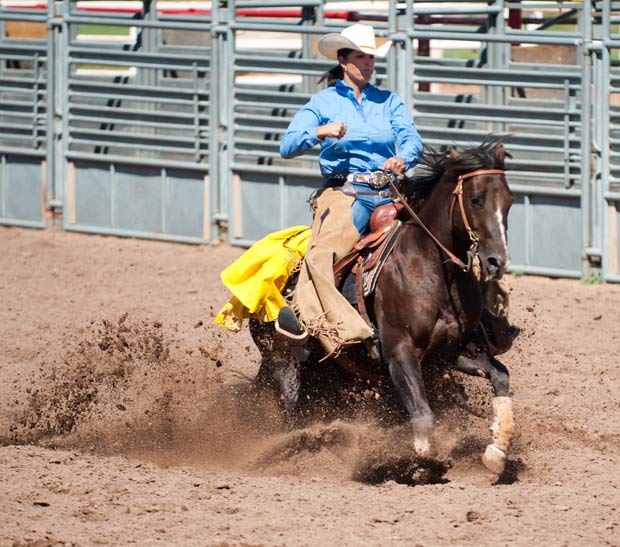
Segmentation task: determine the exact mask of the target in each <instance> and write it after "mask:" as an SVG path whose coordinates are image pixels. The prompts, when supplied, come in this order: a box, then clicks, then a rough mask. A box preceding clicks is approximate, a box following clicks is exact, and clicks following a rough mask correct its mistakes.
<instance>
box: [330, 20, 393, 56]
mask: <svg viewBox="0 0 620 547" xmlns="http://www.w3.org/2000/svg"><path fill="white" fill-rule="evenodd" d="M391 46H392V40H388V41H387V42H385V43H384V44H382V45H380V46H379V47H377V43H376V41H375V29H374V28H372V27H371V26H370V25H362V24H361V23H356V24H355V25H351V26H350V27H347V28H345V29H344V30H343V31H342V32H341V33H340V34H337V33H335V32H332V33H330V34H326V35H325V36H323V38H321V39H320V40H319V51H320V52H321V53H322V54H323V55H325V57H328V58H329V59H338V50H339V49H343V48H347V49H355V50H357V51H363V52H364V53H369V54H370V55H374V56H375V57H385V56H386V55H387V52H388V50H389V49H390V47H391Z"/></svg>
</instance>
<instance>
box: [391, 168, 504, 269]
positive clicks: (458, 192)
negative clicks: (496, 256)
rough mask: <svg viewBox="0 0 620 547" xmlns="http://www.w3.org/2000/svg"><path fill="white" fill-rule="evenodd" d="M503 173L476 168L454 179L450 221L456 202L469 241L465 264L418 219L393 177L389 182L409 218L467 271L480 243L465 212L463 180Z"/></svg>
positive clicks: (501, 173)
mask: <svg viewBox="0 0 620 547" xmlns="http://www.w3.org/2000/svg"><path fill="white" fill-rule="evenodd" d="M505 173H506V172H505V171H504V170H503V169H478V170H477V171H471V172H470V173H465V174H463V175H459V176H458V178H457V180H456V188H454V190H453V191H452V199H451V200H450V223H452V213H453V212H454V205H455V204H456V203H457V202H458V204H459V209H460V210H461V218H462V219H463V225H464V226H465V230H467V235H468V236H469V241H470V243H471V245H470V246H469V249H468V251H467V264H465V262H463V261H462V260H461V259H460V258H459V257H458V256H456V255H455V254H454V253H453V252H452V251H450V249H448V248H446V246H445V245H444V244H443V243H441V241H439V240H438V239H437V238H436V237H435V235H434V234H433V233H432V232H431V231H430V230H429V229H428V228H427V227H426V226H425V225H424V223H423V222H422V221H421V220H420V217H419V216H418V215H417V214H416V212H415V211H414V210H413V208H412V207H411V206H410V205H409V204H408V203H407V200H406V199H405V198H404V197H403V195H402V194H401V193H400V190H398V188H397V187H396V183H395V182H394V181H395V179H394V178H392V180H391V181H390V184H391V186H392V190H393V191H394V193H395V194H396V197H398V199H399V200H400V202H401V203H402V204H403V206H404V207H405V209H406V210H407V212H408V213H409V214H410V215H411V218H412V219H413V220H415V221H416V222H417V223H418V224H419V225H420V226H421V227H422V229H423V230H424V231H425V232H426V233H427V234H428V235H429V236H430V238H431V239H432V240H433V241H434V242H435V243H436V244H437V245H438V246H439V248H440V249H441V250H442V251H443V252H444V253H445V254H446V255H448V258H449V259H450V261H451V262H452V263H453V264H456V265H457V266H458V267H459V268H461V269H462V270H463V271H464V272H468V271H469V270H470V269H471V265H472V262H473V259H474V257H475V256H477V254H478V245H479V244H480V239H479V238H478V236H477V235H476V232H474V230H473V229H472V227H471V225H470V224H469V220H468V219H467V214H466V213H465V204H464V202H463V182H465V180H467V179H471V178H473V177H477V176H479V175H504V174H505Z"/></svg>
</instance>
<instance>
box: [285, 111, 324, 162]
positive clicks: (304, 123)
mask: <svg viewBox="0 0 620 547" xmlns="http://www.w3.org/2000/svg"><path fill="white" fill-rule="evenodd" d="M320 119H321V117H320V114H319V112H318V111H317V110H316V109H315V108H314V107H313V104H312V100H311V101H310V102H309V103H307V104H306V105H305V106H303V107H302V108H301V110H299V111H298V112H297V114H295V116H294V117H293V119H292V120H291V123H290V124H289V126H288V129H287V130H286V133H285V134H284V137H282V141H281V142H280V155H281V156H282V157H283V158H286V159H288V158H294V157H295V156H299V155H301V154H303V153H304V152H305V151H306V150H309V149H310V148H312V147H313V146H315V145H317V144H318V143H319V142H320V139H319V137H318V136H317V129H318V127H319V120H320Z"/></svg>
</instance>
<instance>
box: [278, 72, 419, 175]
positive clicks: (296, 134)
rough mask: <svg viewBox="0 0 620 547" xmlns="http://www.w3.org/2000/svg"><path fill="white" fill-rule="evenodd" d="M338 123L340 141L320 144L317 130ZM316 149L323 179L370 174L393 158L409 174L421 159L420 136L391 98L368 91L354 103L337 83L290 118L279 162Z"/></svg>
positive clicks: (397, 101) (386, 93)
mask: <svg viewBox="0 0 620 547" xmlns="http://www.w3.org/2000/svg"><path fill="white" fill-rule="evenodd" d="M338 121H339V122H343V123H344V124H345V126H346V128H347V131H346V133H345V135H344V137H343V138H342V139H334V138H325V139H323V140H320V139H319V138H318V137H317V136H316V129H317V127H319V126H321V125H325V124H327V123H330V122H338ZM318 143H320V144H321V154H320V156H319V166H320V168H321V173H322V174H323V176H324V177H329V176H330V175H332V174H334V173H367V172H369V171H375V170H378V169H381V168H382V166H383V162H385V160H386V159H388V158H391V157H394V156H396V157H398V158H401V159H403V160H404V161H405V164H406V168H405V169H409V168H411V167H413V166H414V165H415V164H416V163H417V162H418V159H419V157H420V154H421V153H422V139H421V137H420V134H419V133H418V131H417V129H416V127H415V125H414V123H413V120H412V118H411V114H409V112H408V111H407V108H406V107H405V105H404V103H403V101H402V99H401V98H400V97H399V96H398V95H397V94H396V93H393V92H392V91H385V90H382V89H378V88H377V87H375V86H373V85H367V86H366V87H365V88H364V89H363V90H362V101H361V102H358V100H357V99H356V98H355V95H354V90H353V88H352V87H350V86H349V85H347V84H346V83H344V82H343V81H342V80H338V81H337V82H336V85H335V86H332V87H328V88H327V89H323V90H322V91H319V92H318V93H316V94H315V95H313V96H312V98H311V99H310V101H309V102H308V103H307V104H306V105H305V106H303V107H302V108H301V110H299V111H298V112H297V114H295V116H294V118H293V120H292V121H291V123H290V125H289V126H288V129H287V130H286V134H285V135H284V137H283V139H282V142H281V144H280V154H281V155H282V157H283V158H292V157H295V156H299V155H300V154H303V153H304V152H305V151H306V150H309V149H310V148H312V147H313V146H315V145H316V144H318Z"/></svg>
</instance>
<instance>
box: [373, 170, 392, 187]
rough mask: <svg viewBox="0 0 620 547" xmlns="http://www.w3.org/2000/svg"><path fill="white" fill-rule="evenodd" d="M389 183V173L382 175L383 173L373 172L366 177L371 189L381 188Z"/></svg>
mask: <svg viewBox="0 0 620 547" xmlns="http://www.w3.org/2000/svg"><path fill="white" fill-rule="evenodd" d="M389 183H390V175H389V173H384V172H383V171H373V172H372V173H370V176H369V177H368V185H369V186H370V187H371V188H375V189H378V188H383V187H384V186H387V185H388V184H389Z"/></svg>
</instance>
